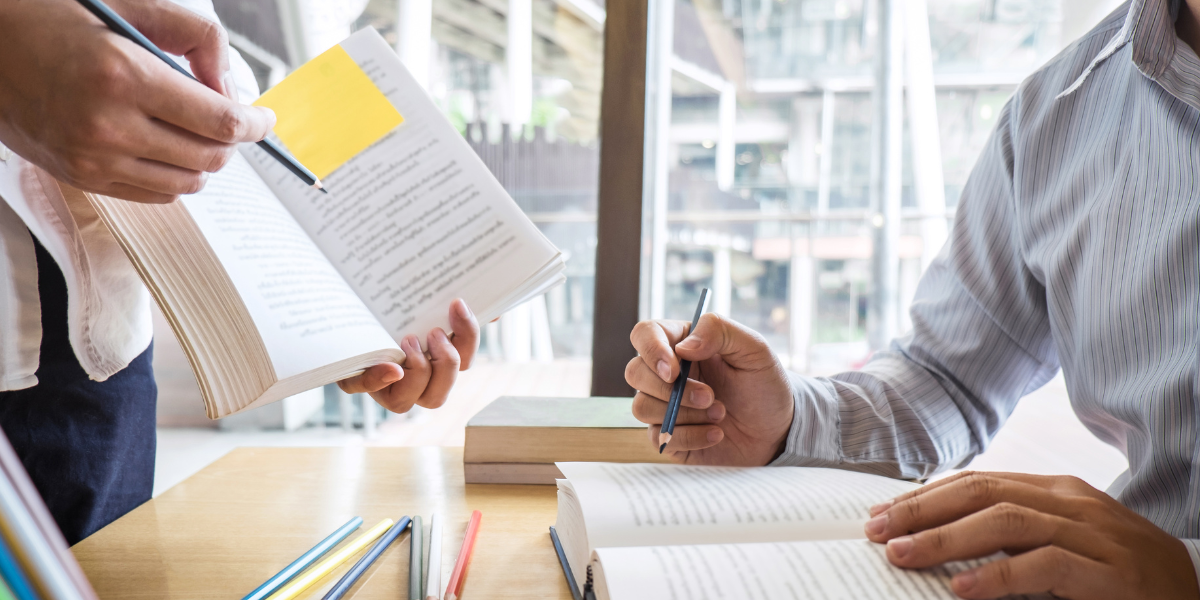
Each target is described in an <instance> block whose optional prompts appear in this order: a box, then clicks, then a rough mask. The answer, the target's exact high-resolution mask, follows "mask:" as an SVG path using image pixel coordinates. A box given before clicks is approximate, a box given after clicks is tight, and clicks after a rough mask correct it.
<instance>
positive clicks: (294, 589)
mask: <svg viewBox="0 0 1200 600" xmlns="http://www.w3.org/2000/svg"><path fill="white" fill-rule="evenodd" d="M391 526H392V520H391V519H384V520H382V521H380V522H379V523H378V524H377V525H375V526H374V527H372V528H370V529H368V530H367V532H366V533H364V534H362V535H360V536H358V537H356V538H354V541H352V542H350V543H348V544H346V545H345V546H343V547H342V549H341V550H338V551H337V552H335V553H334V554H333V556H330V557H329V558H326V559H325V560H323V561H321V562H320V563H319V564H318V565H317V566H315V567H313V568H311V569H309V570H308V571H307V572H305V573H304V574H303V575H301V576H300V577H297V578H296V579H295V580H293V581H292V582H291V583H289V584H288V585H287V587H285V588H283V589H282V590H279V591H278V592H275V594H274V595H272V596H271V597H270V600H291V599H292V598H295V597H296V596H298V595H299V594H300V592H303V591H304V590H306V589H308V588H309V586H311V585H312V584H314V583H316V582H317V580H319V579H321V578H322V577H324V576H326V575H328V574H329V572H330V571H332V570H334V569H336V568H337V567H338V565H340V564H342V563H344V562H346V561H347V560H349V558H350V557H351V556H354V555H355V554H358V552H359V550H362V549H363V548H366V547H367V544H370V543H371V542H373V541H375V540H376V538H378V537H379V536H381V535H383V533H384V532H385V531H387V529H388V527H391Z"/></svg>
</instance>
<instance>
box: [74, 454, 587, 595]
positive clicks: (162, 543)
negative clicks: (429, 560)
mask: <svg viewBox="0 0 1200 600" xmlns="http://www.w3.org/2000/svg"><path fill="white" fill-rule="evenodd" d="M475 509H478V510H480V511H482V512H483V523H482V527H481V529H480V532H479V540H478V542H477V545H476V547H475V557H474V559H473V560H472V562H471V569H470V576H469V577H468V579H467V585H466V588H465V589H464V592H463V595H464V600H485V599H492V598H551V599H553V598H563V599H568V598H570V597H571V596H570V593H569V591H568V590H567V585H566V583H565V581H564V579H563V575H562V570H561V569H560V568H559V566H558V562H557V559H556V557H555V554H554V548H553V546H552V545H551V544H550V535H549V531H548V527H549V526H550V525H553V524H554V519H555V514H556V510H557V502H556V497H555V489H554V487H553V486H521V485H464V484H463V466H462V449H461V448H437V447H424V448H363V447H345V448H239V449H237V450H234V451H233V452H230V453H229V454H228V455H226V456H225V457H223V458H221V459H220V460H218V461H216V462H214V463H213V464H211V465H209V466H208V467H206V468H204V470H202V471H200V472H199V473H196V474H195V475H193V476H192V477H190V478H188V479H187V480H186V481H184V482H183V483H180V484H179V485H177V486H175V487H173V488H171V489H170V490H168V491H167V492H166V493H164V494H162V495H161V496H159V497H158V498H155V499H153V500H151V501H149V502H147V503H145V504H143V505H142V506H140V507H138V508H137V509H136V510H134V511H133V512H131V513H129V514H127V515H125V516H124V517H122V518H120V519H119V520H117V521H116V522H114V523H112V524H110V525H109V526H107V527H105V528H104V529H102V530H100V531H98V532H96V533H95V534H93V535H92V536H91V537H89V538H87V539H85V540H83V541H82V542H80V543H79V544H77V545H76V546H75V547H74V548H73V550H74V552H75V556H76V557H78V558H79V562H80V564H81V565H82V566H83V570H84V571H85V572H86V573H87V576H88V578H89V579H90V580H91V582H92V585H93V586H95V588H96V592H97V593H98V594H99V595H100V598H102V599H109V598H155V599H159V598H164V599H172V598H221V599H230V600H238V599H240V598H242V597H243V596H245V595H246V594H248V593H249V592H250V591H251V590H253V589H254V588H256V587H258V586H259V585H260V584H261V583H262V582H263V581H266V580H267V579H268V578H269V577H270V576H271V575H274V574H275V573H276V572H278V571H279V570H280V569H282V568H283V567H284V566H286V565H288V564H289V563H290V562H291V561H293V560H294V559H295V558H296V557H298V556H300V555H301V554H303V553H304V552H305V551H306V550H308V549H309V548H310V547H312V546H313V545H315V544H316V543H317V542H318V541H320V540H321V539H323V538H324V537H325V536H327V535H328V534H329V533H331V532H332V531H333V530H334V529H337V528H338V527H339V526H341V525H342V524H343V523H345V522H346V521H347V520H349V519H350V518H351V517H353V516H355V515H358V516H361V517H362V518H363V521H364V523H363V527H362V528H361V529H360V530H359V532H361V531H364V530H365V529H366V528H368V527H370V526H372V525H374V524H376V523H378V522H379V521H380V520H381V519H384V518H391V519H393V520H396V519H399V518H400V517H401V516H402V515H413V514H419V515H421V516H422V518H423V519H424V520H425V530H426V537H428V531H429V526H428V522H429V517H430V515H432V514H433V513H434V512H435V511H436V512H438V513H440V514H442V515H445V516H446V521H445V523H446V527H445V537H444V540H443V544H444V549H445V550H444V552H443V556H442V560H443V567H444V568H443V581H445V579H447V578H449V575H450V570H451V568H452V567H453V562H454V558H455V557H456V556H457V554H458V549H459V546H460V544H461V543H462V538H463V533H464V530H465V528H466V524H467V519H468V518H469V517H470V514H471V511H472V510H475ZM354 535H357V534H352V536H351V539H352V538H353V537H354ZM408 540H409V537H408V534H407V533H405V534H403V535H402V536H401V537H400V538H399V539H398V540H397V541H396V543H395V544H394V545H393V546H392V547H391V548H389V549H388V550H387V552H386V553H385V554H384V556H383V558H381V559H380V560H379V561H378V562H376V564H375V566H374V567H372V569H371V570H370V571H369V572H368V573H367V575H366V576H364V577H363V580H361V581H360V582H359V584H358V585H356V586H355V587H354V588H353V589H352V590H351V593H350V594H348V595H347V597H348V598H350V597H352V598H357V599H362V600H367V599H372V598H381V599H382V598H386V599H388V600H397V599H407V598H408V595H407V590H408V556H409V551H408V547H409V541H408ZM355 560H357V557H356V558H355ZM352 563H353V560H352V561H350V562H348V563H347V564H346V565H343V566H342V568H340V569H339V570H337V571H335V572H334V573H332V574H331V575H329V576H327V577H326V578H324V579H322V580H321V581H320V582H319V583H318V584H316V585H314V586H313V587H311V588H309V590H308V593H306V594H305V595H303V596H301V597H302V598H320V597H321V596H322V595H324V593H325V592H326V591H327V590H328V589H329V588H330V587H332V586H333V583H334V582H336V581H337V579H338V578H340V577H341V575H342V574H343V573H344V572H345V571H346V570H347V569H349V566H350V564H352ZM443 585H444V583H443Z"/></svg>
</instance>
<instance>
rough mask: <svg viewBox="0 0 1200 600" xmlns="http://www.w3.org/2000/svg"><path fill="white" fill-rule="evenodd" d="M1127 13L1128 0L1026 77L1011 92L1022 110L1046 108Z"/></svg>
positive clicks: (1072, 82) (1094, 57) (1100, 48)
mask: <svg viewBox="0 0 1200 600" xmlns="http://www.w3.org/2000/svg"><path fill="white" fill-rule="evenodd" d="M1128 14H1129V2H1125V3H1124V4H1122V5H1121V6H1119V7H1117V8H1116V9H1115V10H1113V12H1112V13H1110V14H1109V15H1108V16H1107V17H1105V18H1104V19H1103V20H1102V21H1100V23H1099V24H1097V25H1096V26H1095V27H1093V28H1092V30H1091V31H1089V32H1087V33H1085V34H1084V35H1083V36H1082V37H1080V38H1079V39H1077V40H1075V41H1074V42H1071V43H1070V44H1068V45H1067V47H1066V48H1063V50H1062V51H1061V52H1059V53H1058V54H1057V55H1055V56H1054V57H1053V58H1051V59H1050V60H1049V61H1047V62H1046V64H1045V65H1042V66H1041V67H1040V68H1039V69H1038V70H1036V71H1034V72H1033V74H1031V75H1030V76H1029V77H1026V78H1025V79H1024V80H1023V81H1022V82H1021V84H1020V85H1019V86H1017V91H1016V93H1015V94H1014V95H1013V97H1014V100H1016V103H1017V104H1018V105H1019V107H1020V109H1021V112H1022V113H1026V114H1029V113H1030V112H1033V113H1040V112H1043V111H1044V110H1046V109H1048V108H1049V107H1050V106H1049V105H1050V104H1051V103H1053V102H1054V101H1055V100H1056V99H1057V98H1058V97H1059V96H1060V95H1061V94H1062V93H1063V92H1066V91H1067V90H1070V89H1071V87H1072V86H1074V85H1075V84H1076V83H1077V82H1079V79H1080V78H1081V77H1084V75H1085V74H1086V73H1088V72H1089V70H1092V69H1095V68H1097V67H1098V65H1096V64H1094V63H1096V61H1097V58H1099V57H1100V54H1101V52H1103V51H1104V50H1105V48H1106V47H1107V46H1108V45H1109V43H1110V42H1112V41H1113V39H1114V38H1115V37H1117V36H1118V35H1120V33H1121V29H1122V27H1123V26H1124V24H1125V19H1126V17H1127V16H1128Z"/></svg>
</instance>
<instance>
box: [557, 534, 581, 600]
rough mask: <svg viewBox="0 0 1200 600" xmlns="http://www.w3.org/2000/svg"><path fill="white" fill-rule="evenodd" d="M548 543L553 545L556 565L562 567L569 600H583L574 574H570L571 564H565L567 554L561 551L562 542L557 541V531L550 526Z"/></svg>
mask: <svg viewBox="0 0 1200 600" xmlns="http://www.w3.org/2000/svg"><path fill="white" fill-rule="evenodd" d="M550 541H551V543H553V544H554V553H555V554H557V555H558V564H559V566H561V567H562V570H563V577H566V578H567V587H568V588H571V598H572V599H573V600H583V594H580V593H579V584H577V583H575V574H574V573H572V572H571V563H569V562H567V553H566V552H565V551H564V550H563V547H562V542H561V541H559V539H558V531H557V530H556V529H554V526H553V525H551V526H550Z"/></svg>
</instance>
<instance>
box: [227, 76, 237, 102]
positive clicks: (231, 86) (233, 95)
mask: <svg viewBox="0 0 1200 600" xmlns="http://www.w3.org/2000/svg"><path fill="white" fill-rule="evenodd" d="M224 83H225V96H226V97H227V98H229V99H230V100H233V101H234V102H238V101H239V100H238V89H237V83H235V82H234V81H233V73H226V74H225V82H224Z"/></svg>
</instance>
